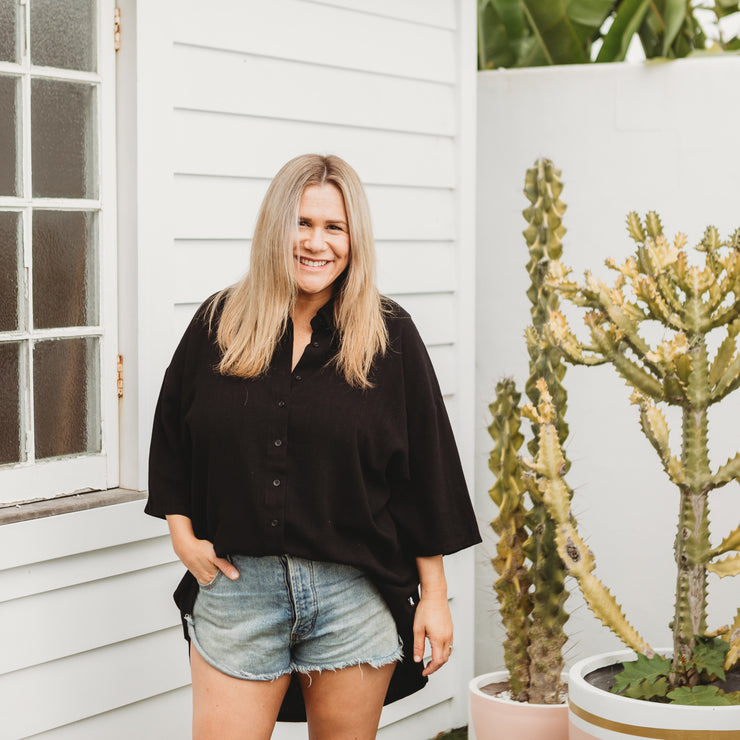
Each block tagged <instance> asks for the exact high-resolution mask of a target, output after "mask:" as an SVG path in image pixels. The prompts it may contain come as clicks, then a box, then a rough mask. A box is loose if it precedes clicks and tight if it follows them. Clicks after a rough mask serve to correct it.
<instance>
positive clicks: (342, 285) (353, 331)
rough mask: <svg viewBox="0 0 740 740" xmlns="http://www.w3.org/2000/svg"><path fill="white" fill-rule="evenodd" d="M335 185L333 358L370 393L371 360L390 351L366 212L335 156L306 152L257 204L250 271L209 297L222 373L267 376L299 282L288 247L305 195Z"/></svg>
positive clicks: (356, 182)
mask: <svg viewBox="0 0 740 740" xmlns="http://www.w3.org/2000/svg"><path fill="white" fill-rule="evenodd" d="M325 183H331V184H332V185H334V186H336V187H337V188H338V189H339V191H340V193H341V194H342V198H343V199H344V207H345V210H346V212H347V221H348V228H349V238H350V252H349V264H348V266H347V269H346V270H345V273H344V274H343V275H342V276H341V277H339V278H338V279H337V281H336V283H335V297H334V323H335V325H336V328H337V331H338V333H339V351H338V353H337V356H336V358H335V360H334V363H335V364H336V367H337V369H338V371H339V372H340V373H341V374H342V375H344V378H345V380H346V381H347V383H349V384H350V385H352V386H354V387H358V388H368V387H370V386H371V385H372V383H371V382H370V378H369V375H370V369H371V367H372V363H373V359H374V358H375V357H376V355H381V356H382V355H383V354H385V351H386V349H387V347H388V330H387V328H386V324H385V320H384V308H383V304H382V302H381V297H380V294H379V293H378V289H377V287H376V283H375V247H374V242H373V233H372V224H371V221H370V209H369V207H368V203H367V197H366V195H365V191H364V189H363V187H362V183H361V182H360V178H359V177H358V176H357V173H356V172H355V171H354V170H353V169H352V168H351V167H350V166H349V165H348V164H347V163H346V162H345V161H344V160H343V159H340V158H339V157H336V156H328V157H324V156H321V155H318V154H304V155H302V156H300V157H296V158H295V159H291V160H290V162H288V163H287V164H286V165H284V166H283V167H282V169H281V170H280V171H279V172H278V173H277V175H276V176H275V178H274V179H273V181H272V182H271V183H270V187H269V188H268V189H267V194H266V195H265V198H264V200H263V201H262V206H261V207H260V211H259V215H258V217H257V224H256V226H255V230H254V237H253V239H252V253H251V257H250V266H249V272H248V273H247V274H246V276H245V277H244V278H243V279H242V280H241V281H240V282H238V283H236V284H234V285H232V286H230V287H228V288H225V289H224V290H222V291H221V292H220V293H218V294H217V295H216V296H214V298H213V300H212V303H211V305H210V308H209V312H208V316H209V319H210V322H211V325H212V324H213V321H214V318H215V316H216V313H217V310H218V307H219V305H220V304H221V303H222V302H223V310H222V311H221V315H220V318H219V320H218V330H217V333H216V338H217V341H218V345H219V347H220V348H221V351H222V353H223V356H222V358H221V362H220V363H219V365H218V369H219V371H220V372H221V373H222V374H223V375H236V376H238V377H242V378H254V377H258V376H259V375H262V374H263V373H265V372H267V370H268V368H269V366H270V362H271V361H272V356H273V354H274V352H275V348H276V346H277V344H278V342H279V341H280V338H281V337H282V335H283V333H284V332H285V328H286V325H287V322H288V318H289V317H290V315H291V313H292V311H293V307H294V306H295V301H296V296H297V292H298V289H297V284H296V276H295V266H294V260H293V241H294V238H295V233H296V230H297V228H298V215H299V214H298V211H299V208H300V203H301V198H302V197H303V192H304V190H305V189H306V188H307V187H309V186H312V185H323V184H325Z"/></svg>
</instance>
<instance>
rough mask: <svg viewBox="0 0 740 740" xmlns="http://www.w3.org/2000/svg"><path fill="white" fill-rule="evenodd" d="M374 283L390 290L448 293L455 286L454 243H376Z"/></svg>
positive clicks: (383, 289) (398, 292)
mask: <svg viewBox="0 0 740 740" xmlns="http://www.w3.org/2000/svg"><path fill="white" fill-rule="evenodd" d="M375 249H376V252H377V255H378V286H379V288H380V292H381V293H384V294H386V295H390V294H392V293H394V294H396V295H400V294H413V293H436V292H448V291H449V292H452V291H454V290H455V289H456V288H457V254H456V245H455V244H454V242H380V241H379V242H376V244H375Z"/></svg>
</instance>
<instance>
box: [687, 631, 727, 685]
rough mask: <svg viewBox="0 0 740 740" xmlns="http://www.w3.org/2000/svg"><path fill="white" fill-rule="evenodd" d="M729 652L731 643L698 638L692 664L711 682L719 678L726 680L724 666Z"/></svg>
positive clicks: (716, 638) (717, 638) (718, 639)
mask: <svg viewBox="0 0 740 740" xmlns="http://www.w3.org/2000/svg"><path fill="white" fill-rule="evenodd" d="M729 652H730V645H729V643H727V642H725V641H724V640H721V639H720V638H719V637H714V638H698V639H697V642H696V647H695V648H694V652H693V654H692V656H691V664H692V665H693V666H694V668H696V670H697V671H698V672H699V673H704V674H706V676H707V678H708V679H709V680H710V681H714V680H715V679H717V678H721V679H723V680H724V677H725V672H724V670H723V668H722V666H723V664H724V662H725V657H726V656H727V653H729Z"/></svg>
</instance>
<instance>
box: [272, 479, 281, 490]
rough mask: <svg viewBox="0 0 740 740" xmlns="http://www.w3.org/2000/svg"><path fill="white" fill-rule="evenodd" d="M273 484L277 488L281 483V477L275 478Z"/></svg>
mask: <svg viewBox="0 0 740 740" xmlns="http://www.w3.org/2000/svg"><path fill="white" fill-rule="evenodd" d="M272 485H273V486H275V488H277V487H278V486H279V485H280V478H275V480H274V481H273V482H272Z"/></svg>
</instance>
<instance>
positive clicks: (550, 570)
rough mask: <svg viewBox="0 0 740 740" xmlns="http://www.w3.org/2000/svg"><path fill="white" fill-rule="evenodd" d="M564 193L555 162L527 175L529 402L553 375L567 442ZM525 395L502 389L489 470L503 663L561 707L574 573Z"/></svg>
mask: <svg viewBox="0 0 740 740" xmlns="http://www.w3.org/2000/svg"><path fill="white" fill-rule="evenodd" d="M562 189H563V186H562V183H561V181H560V172H559V171H558V170H556V169H555V167H554V166H553V164H552V162H550V161H549V160H538V161H537V162H536V163H535V165H534V167H532V168H531V169H530V170H528V171H527V175H526V178H525V189H524V193H525V195H526V196H527V198H528V200H529V202H530V206H529V207H528V208H526V209H525V211H524V217H525V219H526V220H527V223H528V226H527V228H526V229H525V231H524V238H525V240H526V243H527V247H528V249H529V262H528V263H527V272H528V273H529V276H530V288H529V290H528V291H527V296H528V297H529V300H530V302H531V303H532V308H531V316H532V325H531V326H530V327H529V328H528V329H527V332H526V339H527V347H528V351H529V357H530V361H529V372H530V376H529V380H528V381H527V384H526V391H527V395H528V396H529V398H530V400H531V401H532V402H534V403H537V402H538V400H539V393H540V392H539V390H538V388H537V386H536V380H537V378H540V377H544V378H546V380H547V382H548V384H549V385H550V387H551V388H553V389H554V390H555V393H556V394H557V397H558V404H559V405H558V408H559V410H560V415H559V416H558V424H557V428H558V434H559V437H560V441H561V443H562V442H564V441H565V439H566V437H567V435H568V427H567V425H566V423H565V420H564V416H563V414H564V412H565V409H566V406H567V394H566V392H565V389H564V388H563V386H562V384H561V381H562V379H563V376H564V374H565V364H564V363H563V361H562V357H561V352H560V350H559V349H558V348H557V347H555V346H553V345H552V344H549V343H547V342H545V341H544V340H543V336H542V333H543V329H544V327H545V325H546V324H547V321H548V318H549V316H550V314H551V312H552V311H554V310H556V309H557V308H558V306H559V302H558V296H557V294H556V292H555V291H554V290H553V289H552V287H551V286H549V285H548V283H547V277H548V272H549V264H550V261H551V260H555V259H559V258H560V256H561V254H562V237H563V234H564V233H565V228H564V227H563V224H562V215H563V213H564V211H565V204H564V203H563V202H562V201H561V200H560V194H561V192H562ZM519 399H520V394H519V393H518V392H517V390H516V386H515V384H514V381H513V380H510V379H507V380H504V381H501V382H500V383H499V384H498V385H497V387H496V400H495V401H494V403H492V404H491V406H490V407H489V408H490V411H491V416H492V422H491V425H490V427H489V432H490V434H491V436H492V438H493V440H494V448H493V451H492V452H491V456H490V461H489V465H490V468H491V470H492V471H493V473H494V475H495V476H496V483H495V484H494V486H493V488H492V489H491V491H490V496H491V498H492V499H493V501H494V503H495V504H496V505H497V506H498V516H497V517H496V519H495V520H494V521H493V523H492V526H493V529H494V531H495V532H496V533H497V534H498V535H499V540H498V544H497V555H496V557H495V558H494V560H493V565H494V568H495V570H496V572H497V573H498V574H499V579H498V580H497V581H496V584H495V589H496V593H497V596H498V599H499V602H500V605H501V616H502V620H503V622H504V627H505V629H506V632H507V641H506V644H505V655H504V658H505V661H506V666H507V668H508V670H509V682H510V685H511V689H512V692H513V693H514V695H515V696H516V697H517V698H518V699H519V700H522V701H523V700H528V701H530V702H532V703H538V704H553V703H557V702H558V701H560V694H561V690H562V686H561V680H560V675H561V673H562V670H563V657H562V648H563V646H564V644H565V642H566V639H567V638H566V635H565V631H564V625H565V622H566V621H567V619H568V614H567V612H566V611H565V608H564V604H565V600H566V598H567V592H566V590H565V574H566V571H565V568H564V566H563V563H562V561H561V559H560V557H559V555H558V552H557V546H556V543H555V526H554V523H553V521H552V519H551V518H550V517H549V516H548V514H547V509H546V506H545V503H544V501H543V499H542V496H541V495H540V494H539V491H538V490H537V489H536V487H534V488H533V487H532V486H530V485H529V484H528V480H527V477H526V476H524V475H523V471H522V468H521V466H520V464H519V460H518V453H519V449H520V448H521V445H522V443H523V436H522V434H521V432H520V429H519V427H520V412H519V406H518V404H519ZM537 449H538V441H537V429H536V426H535V429H534V435H533V438H532V440H531V441H530V443H529V450H530V452H531V453H532V454H533V455H536V454H537ZM527 494H529V496H528V498H529V508H527Z"/></svg>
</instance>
